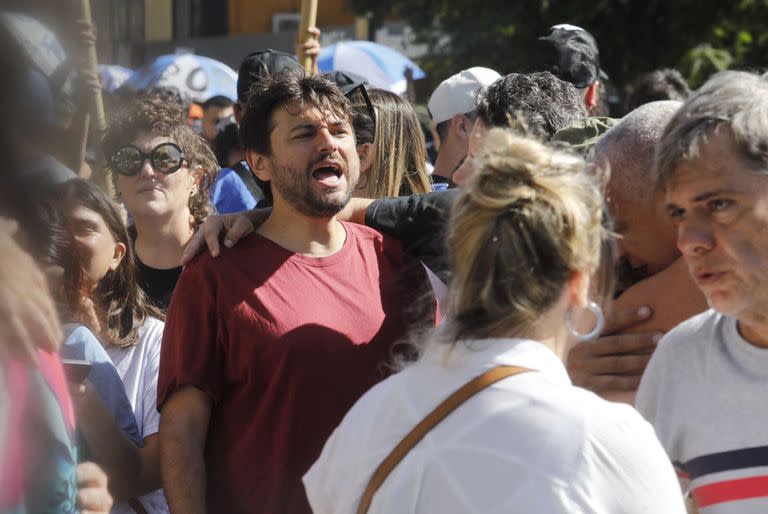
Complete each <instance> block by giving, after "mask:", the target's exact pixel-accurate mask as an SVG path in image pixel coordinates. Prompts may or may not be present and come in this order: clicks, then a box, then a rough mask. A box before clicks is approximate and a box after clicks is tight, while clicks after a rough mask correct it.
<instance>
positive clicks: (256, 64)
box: [237, 49, 303, 103]
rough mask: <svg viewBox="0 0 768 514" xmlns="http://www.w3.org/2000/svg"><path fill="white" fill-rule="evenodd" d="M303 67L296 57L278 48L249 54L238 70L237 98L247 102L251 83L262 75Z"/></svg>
mask: <svg viewBox="0 0 768 514" xmlns="http://www.w3.org/2000/svg"><path fill="white" fill-rule="evenodd" d="M286 68H287V69H296V70H301V69H303V68H302V67H301V65H300V64H299V62H298V61H297V60H296V59H294V57H293V56H292V55H290V54H287V53H285V52H278V51H277V50H272V49H269V50H262V51H259V52H252V53H250V54H248V55H247V56H246V57H245V59H243V62H242V63H240V69H239V70H238V72H237V99H238V101H240V102H242V103H245V102H246V101H247V100H248V90H249V89H251V84H253V82H254V81H256V80H258V79H259V78H261V77H265V76H268V75H274V74H276V73H279V72H281V71H283V70H284V69H286Z"/></svg>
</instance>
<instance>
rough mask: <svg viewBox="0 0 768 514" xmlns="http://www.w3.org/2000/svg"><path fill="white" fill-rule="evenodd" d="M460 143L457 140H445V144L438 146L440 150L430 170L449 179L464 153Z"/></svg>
mask: <svg viewBox="0 0 768 514" xmlns="http://www.w3.org/2000/svg"><path fill="white" fill-rule="evenodd" d="M460 146H461V145H460V144H458V142H457V141H450V142H449V141H446V144H443V145H441V146H440V151H439V152H438V153H437V159H436V160H435V169H434V170H433V171H432V174H433V175H438V176H440V177H445V178H447V179H449V180H450V179H451V177H453V172H454V171H456V168H458V167H459V164H461V160H462V159H463V158H464V156H465V155H466V152H462V151H461V148H460Z"/></svg>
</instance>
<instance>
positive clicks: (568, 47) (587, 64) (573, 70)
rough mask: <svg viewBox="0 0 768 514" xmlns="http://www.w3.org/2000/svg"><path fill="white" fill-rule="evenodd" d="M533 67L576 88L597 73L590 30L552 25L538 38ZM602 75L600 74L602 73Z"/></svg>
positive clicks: (597, 53)
mask: <svg viewBox="0 0 768 514" xmlns="http://www.w3.org/2000/svg"><path fill="white" fill-rule="evenodd" d="M537 46H538V48H537V52H536V54H535V62H534V67H535V71H548V72H550V73H552V74H553V75H555V76H556V77H558V78H559V79H561V80H564V81H566V82H570V83H571V84H573V85H574V86H576V87H578V88H583V87H587V86H589V85H590V84H592V83H593V82H594V81H596V80H597V79H598V78H599V77H601V71H600V52H599V51H598V50H597V43H596V42H595V38H594V37H592V34H590V33H589V32H587V31H586V30H584V29H582V28H581V27H577V26H575V25H555V26H554V27H552V28H551V29H549V34H547V35H546V36H542V37H540V38H539V39H538V45H537ZM603 75H604V74H603Z"/></svg>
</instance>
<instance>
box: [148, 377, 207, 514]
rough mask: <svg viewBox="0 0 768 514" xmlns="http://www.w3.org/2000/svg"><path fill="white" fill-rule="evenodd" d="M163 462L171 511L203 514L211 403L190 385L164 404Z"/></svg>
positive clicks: (164, 485) (166, 495)
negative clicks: (205, 450) (205, 451)
mask: <svg viewBox="0 0 768 514" xmlns="http://www.w3.org/2000/svg"><path fill="white" fill-rule="evenodd" d="M161 414H162V416H161V417H160V462H161V465H162V472H163V487H164V489H165V497H166V499H167V500H168V506H169V507H170V510H171V512H183V513H184V514H202V513H204V512H205V511H206V509H205V490H206V488H205V485H206V476H205V460H204V457H203V452H204V449H205V438H206V435H207V434H208V422H209V421H210V417H211V400H210V398H209V397H208V395H206V394H205V393H203V392H202V391H200V390H199V389H197V388H195V387H192V386H187V387H184V388H183V389H180V390H178V391H176V392H174V393H173V394H172V395H171V396H170V397H169V398H168V399H167V400H166V401H165V403H164V404H163V405H162V407H161Z"/></svg>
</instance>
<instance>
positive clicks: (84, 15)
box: [78, 0, 107, 133]
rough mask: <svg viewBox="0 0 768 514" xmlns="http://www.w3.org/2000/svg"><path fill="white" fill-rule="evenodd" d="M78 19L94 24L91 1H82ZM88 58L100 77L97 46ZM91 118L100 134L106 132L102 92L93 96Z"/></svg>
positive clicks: (90, 51) (92, 47)
mask: <svg viewBox="0 0 768 514" xmlns="http://www.w3.org/2000/svg"><path fill="white" fill-rule="evenodd" d="M78 14H79V16H78V18H79V19H81V20H85V21H87V22H88V23H90V24H93V21H92V18H91V2H90V0H80V12H79V13H78ZM86 58H87V59H88V67H89V68H91V71H93V72H94V73H96V74H97V75H98V73H99V61H98V57H97V56H96V45H91V46H90V47H88V54H87V55H86ZM91 116H92V119H93V126H94V128H95V129H96V130H97V131H99V132H100V133H101V132H103V131H104V129H105V128H106V125H107V123H106V118H105V116H104V102H103V101H102V99H101V90H99V92H98V93H97V94H96V95H94V96H93V103H92V105H91Z"/></svg>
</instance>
